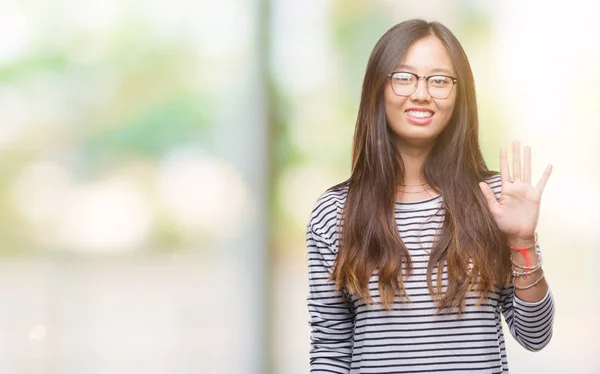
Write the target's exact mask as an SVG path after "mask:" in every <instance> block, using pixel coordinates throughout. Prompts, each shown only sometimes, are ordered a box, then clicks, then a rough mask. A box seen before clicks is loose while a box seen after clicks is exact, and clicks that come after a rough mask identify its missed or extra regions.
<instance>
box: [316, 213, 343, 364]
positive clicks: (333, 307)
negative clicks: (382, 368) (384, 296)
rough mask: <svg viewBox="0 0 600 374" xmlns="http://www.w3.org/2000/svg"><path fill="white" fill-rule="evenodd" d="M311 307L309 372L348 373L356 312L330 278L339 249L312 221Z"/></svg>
mask: <svg viewBox="0 0 600 374" xmlns="http://www.w3.org/2000/svg"><path fill="white" fill-rule="evenodd" d="M306 247H307V250H308V285H309V290H308V297H307V304H308V311H309V315H310V322H309V325H310V328H311V333H310V337H311V339H310V340H311V341H310V347H311V349H310V372H311V373H339V374H341V373H344V374H346V373H348V372H349V371H350V364H351V360H352V344H353V337H354V312H353V311H352V309H351V308H350V307H349V305H348V304H347V302H346V301H345V299H344V297H343V295H342V293H341V292H340V291H337V290H336V286H335V282H333V281H332V280H330V279H329V277H330V275H331V271H332V267H333V263H334V261H335V256H336V253H337V251H334V249H333V246H332V243H331V241H330V240H328V239H327V238H326V237H324V235H321V234H318V233H317V232H316V231H315V229H313V228H312V227H311V225H310V224H309V226H308V229H307V233H306Z"/></svg>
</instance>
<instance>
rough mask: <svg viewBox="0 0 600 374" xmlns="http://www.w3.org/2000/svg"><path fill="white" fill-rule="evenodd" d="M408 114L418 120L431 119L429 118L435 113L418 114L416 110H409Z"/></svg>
mask: <svg viewBox="0 0 600 374" xmlns="http://www.w3.org/2000/svg"><path fill="white" fill-rule="evenodd" d="M406 114H408V115H409V116H411V117H417V118H429V117H431V116H433V113H431V112H418V111H416V110H407V111H406Z"/></svg>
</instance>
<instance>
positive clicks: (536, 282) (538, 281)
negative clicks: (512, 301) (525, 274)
mask: <svg viewBox="0 0 600 374" xmlns="http://www.w3.org/2000/svg"><path fill="white" fill-rule="evenodd" d="M542 279H544V273H543V272H542V275H540V277H539V278H538V279H536V281H535V282H533V283H531V284H530V285H527V286H524V287H519V286H517V285H514V287H515V288H516V289H517V290H528V289H530V288H531V287H533V286H535V285H537V284H538V283H540V282H541V281H542Z"/></svg>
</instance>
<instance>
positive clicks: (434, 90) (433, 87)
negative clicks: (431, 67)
mask: <svg viewBox="0 0 600 374" xmlns="http://www.w3.org/2000/svg"><path fill="white" fill-rule="evenodd" d="M388 77H390V83H391V84H392V90H393V91H394V93H395V94H396V95H398V96H410V95H412V94H413V93H414V92H415V91H416V90H417V85H418V84H419V79H421V78H423V79H425V81H426V82H427V92H429V96H431V97H432V98H434V99H446V98H448V96H450V94H451V93H452V89H453V88H454V85H455V84H456V83H458V79H456V78H454V77H451V76H448V75H430V76H424V75H417V74H415V73H409V72H406V71H395V72H393V73H390V74H388Z"/></svg>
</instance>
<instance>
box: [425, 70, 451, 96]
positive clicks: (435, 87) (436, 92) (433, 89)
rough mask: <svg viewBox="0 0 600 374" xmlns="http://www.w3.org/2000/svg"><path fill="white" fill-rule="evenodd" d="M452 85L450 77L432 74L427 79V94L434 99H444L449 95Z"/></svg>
mask: <svg viewBox="0 0 600 374" xmlns="http://www.w3.org/2000/svg"><path fill="white" fill-rule="evenodd" d="M453 86H454V83H453V82H452V79H450V78H448V77H444V76H437V75H434V76H432V77H429V79H428V80H427V89H428V90H429V95H431V97H433V98H436V99H445V98H447V97H448V96H450V93H451V92H452V87H453Z"/></svg>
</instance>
